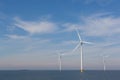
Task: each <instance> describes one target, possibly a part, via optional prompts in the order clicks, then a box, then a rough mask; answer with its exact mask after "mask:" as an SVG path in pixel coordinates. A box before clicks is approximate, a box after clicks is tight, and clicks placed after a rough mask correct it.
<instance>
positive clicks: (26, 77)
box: [0, 70, 120, 80]
mask: <svg viewBox="0 0 120 80" xmlns="http://www.w3.org/2000/svg"><path fill="white" fill-rule="evenodd" d="M0 80H120V71H119V70H109V71H102V70H86V71H84V72H82V73H81V72H80V71H79V70H63V71H61V72H60V71H59V70H1V71H0Z"/></svg>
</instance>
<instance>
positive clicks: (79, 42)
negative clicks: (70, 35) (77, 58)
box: [72, 42, 80, 52]
mask: <svg viewBox="0 0 120 80" xmlns="http://www.w3.org/2000/svg"><path fill="white" fill-rule="evenodd" d="M79 46H80V42H79V43H78V45H77V46H76V47H75V48H74V49H73V50H72V52H74V51H75V50H76V49H77V48H78V47H79Z"/></svg>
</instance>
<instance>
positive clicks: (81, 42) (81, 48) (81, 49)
mask: <svg viewBox="0 0 120 80" xmlns="http://www.w3.org/2000/svg"><path fill="white" fill-rule="evenodd" d="M76 32H77V35H78V38H79V43H78V45H77V46H76V47H75V48H74V49H73V52H74V51H75V50H76V49H78V48H79V47H80V55H81V57H80V58H81V69H80V70H81V72H83V44H92V43H91V42H87V41H83V40H82V39H81V36H80V34H79V32H78V30H77V29H76Z"/></svg>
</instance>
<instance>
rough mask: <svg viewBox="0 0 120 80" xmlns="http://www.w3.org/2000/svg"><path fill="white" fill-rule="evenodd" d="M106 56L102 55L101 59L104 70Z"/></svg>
mask: <svg viewBox="0 0 120 80" xmlns="http://www.w3.org/2000/svg"><path fill="white" fill-rule="evenodd" d="M107 57H108V56H104V55H103V56H102V61H103V69H104V71H105V70H106V59H105V58H107Z"/></svg>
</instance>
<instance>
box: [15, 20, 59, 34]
mask: <svg viewBox="0 0 120 80" xmlns="http://www.w3.org/2000/svg"><path fill="white" fill-rule="evenodd" d="M14 25H15V26H16V27H18V28H21V29H23V30H24V31H27V32H28V33H30V34H38V33H39V34H42V33H52V32H54V31H55V30H57V25H56V24H55V23H53V22H50V21H47V20H46V21H45V20H43V21H24V20H21V19H20V18H15V23H14Z"/></svg>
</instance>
